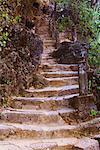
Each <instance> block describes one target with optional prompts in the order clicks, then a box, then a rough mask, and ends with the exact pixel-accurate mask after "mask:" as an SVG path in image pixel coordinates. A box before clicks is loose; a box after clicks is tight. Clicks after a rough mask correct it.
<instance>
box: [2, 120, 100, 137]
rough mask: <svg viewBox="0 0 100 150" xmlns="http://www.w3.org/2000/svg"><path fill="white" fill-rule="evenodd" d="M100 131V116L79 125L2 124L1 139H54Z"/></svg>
mask: <svg viewBox="0 0 100 150" xmlns="http://www.w3.org/2000/svg"><path fill="white" fill-rule="evenodd" d="M99 132H100V118H96V119H93V120H91V121H88V122H85V123H81V124H79V125H58V124H52V125H50V124H49V125H42V124H32V125H27V124H17V123H16V124H15V123H1V124H0V139H4V138H34V139H52V138H62V137H63V138H65V137H82V136H83V137H84V136H87V137H88V136H90V135H93V134H94V135H95V134H97V133H99Z"/></svg>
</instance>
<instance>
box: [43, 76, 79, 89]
mask: <svg viewBox="0 0 100 150" xmlns="http://www.w3.org/2000/svg"><path fill="white" fill-rule="evenodd" d="M46 80H47V81H48V83H49V85H50V86H56V87H58V86H66V85H74V84H78V77H62V78H46Z"/></svg>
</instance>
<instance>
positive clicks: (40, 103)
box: [11, 94, 79, 110]
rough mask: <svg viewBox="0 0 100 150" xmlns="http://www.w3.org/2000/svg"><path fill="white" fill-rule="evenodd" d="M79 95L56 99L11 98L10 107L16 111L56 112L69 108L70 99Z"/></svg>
mask: <svg viewBox="0 0 100 150" xmlns="http://www.w3.org/2000/svg"><path fill="white" fill-rule="evenodd" d="M78 95H79V94H72V95H68V96H58V97H44V98H39V97H12V99H13V102H12V105H11V107H14V108H18V109H37V110H38V109H45V110H57V109H61V108H65V107H69V102H70V98H72V97H74V96H78Z"/></svg>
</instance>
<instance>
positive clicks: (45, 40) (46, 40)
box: [43, 38, 56, 43]
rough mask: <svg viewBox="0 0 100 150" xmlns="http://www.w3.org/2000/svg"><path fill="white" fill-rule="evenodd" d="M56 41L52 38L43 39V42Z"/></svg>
mask: <svg viewBox="0 0 100 150" xmlns="http://www.w3.org/2000/svg"><path fill="white" fill-rule="evenodd" d="M55 42H56V41H55V40H53V39H52V38H51V39H44V40H43V43H55Z"/></svg>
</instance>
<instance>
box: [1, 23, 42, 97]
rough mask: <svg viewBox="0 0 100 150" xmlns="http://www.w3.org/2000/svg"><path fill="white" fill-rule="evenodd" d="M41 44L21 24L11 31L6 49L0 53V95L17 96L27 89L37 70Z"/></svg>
mask: <svg viewBox="0 0 100 150" xmlns="http://www.w3.org/2000/svg"><path fill="white" fill-rule="evenodd" d="M42 52H43V42H42V41H41V39H40V38H39V36H38V35H35V34H33V33H32V31H31V30H29V29H28V28H27V27H25V26H24V25H23V24H19V25H15V26H13V27H12V29H11V35H10V42H9V43H8V45H7V48H3V49H2V51H0V56H1V57H0V95H1V96H9V95H11V94H19V93H21V92H22V91H23V90H24V89H25V88H28V87H29V86H30V84H31V83H32V80H33V73H35V71H36V70H37V68H38V66H39V64H40V60H41V54H42Z"/></svg>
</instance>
